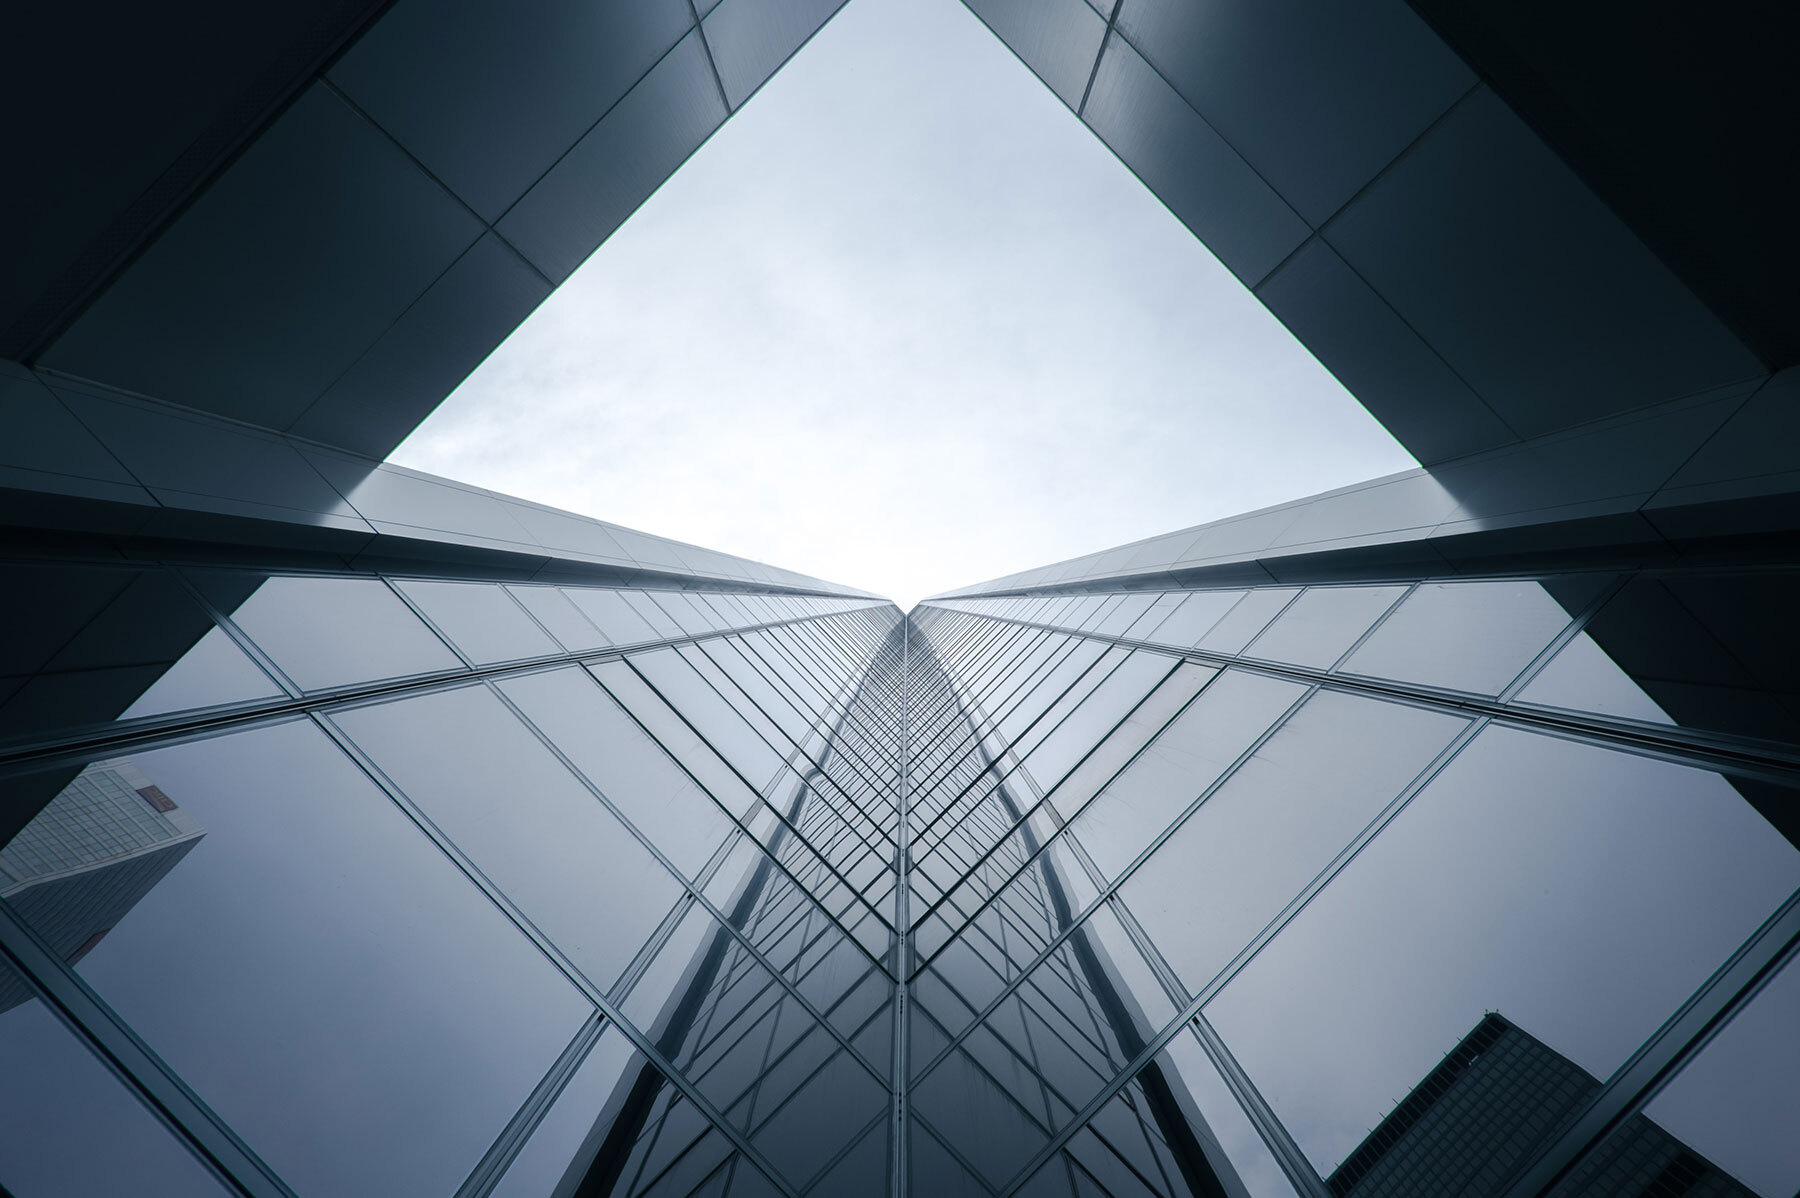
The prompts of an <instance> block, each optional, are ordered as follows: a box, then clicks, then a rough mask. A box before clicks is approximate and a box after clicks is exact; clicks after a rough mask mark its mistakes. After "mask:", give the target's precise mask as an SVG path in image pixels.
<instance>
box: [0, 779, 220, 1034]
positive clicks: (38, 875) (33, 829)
mask: <svg viewBox="0 0 1800 1198" xmlns="http://www.w3.org/2000/svg"><path fill="white" fill-rule="evenodd" d="M205 835H206V831H205V830H204V829H203V828H201V827H200V826H199V825H198V824H196V823H195V822H194V821H193V820H192V819H190V818H189V817H188V814H187V813H186V812H185V811H183V810H182V809H181V808H180V807H179V806H178V805H177V804H176V803H175V801H174V800H173V799H171V798H170V797H169V796H168V795H167V794H165V793H163V790H162V788H161V787H160V786H158V785H156V784H155V783H154V782H152V781H150V779H148V778H146V777H145V776H144V775H143V773H142V772H141V771H140V770H139V769H138V768H137V767H136V766H135V765H133V764H132V763H131V762H130V761H129V760H126V759H120V760H116V761H99V762H95V763H94V764H92V765H90V766H88V767H87V768H86V769H84V770H82V771H81V773H79V774H77V775H76V776H75V779H74V781H72V782H70V783H69V785H68V786H66V787H64V788H63V790H62V792H61V793H59V794H58V795H57V796H56V797H55V798H54V799H52V800H51V801H50V803H49V805H48V806H46V807H45V808H44V809H43V810H42V811H41V812H39V813H38V815H37V817H36V818H35V819H33V820H32V821H31V823H30V824H29V825H27V826H26V828H25V829H24V831H22V832H20V833H19V834H18V835H17V836H15V837H14V838H13V839H12V840H11V841H10V842H9V843H8V844H7V845H6V846H5V847H4V848H0V898H3V899H5V900H6V901H7V902H8V903H9V904H11V905H12V907H13V909H14V910H16V911H17V912H18V913H19V914H20V915H21V916H22V917H23V918H24V919H25V920H26V921H27V922H28V923H30V924H31V926H32V927H34V928H35V929H37V931H38V934H39V935H41V936H42V937H43V938H44V939H45V940H47V941H49V942H50V946H51V947H52V948H53V949H54V950H55V951H56V954H57V956H59V957H61V958H62V959H63V960H64V961H67V962H68V963H70V964H74V963H75V962H77V961H79V960H81V958H82V957H84V956H86V955H87V953H88V952H89V950H91V949H92V948H93V947H94V946H95V945H96V944H99V943H100V941H101V939H102V938H103V937H105V935H106V933H107V932H109V931H111V930H112V928H113V926H114V925H115V924H117V923H118V922H119V920H121V919H123V918H124V917H125V914H126V913H127V912H129V911H130V910H131V909H132V908H133V907H135V906H137V904H138V903H139V902H140V901H141V900H142V899H143V897H144V896H145V895H147V894H149V893H150V891H151V889H152V888H153V887H154V886H155V885H156V884H157V883H158V882H160V881H162V880H163V878H164V877H166V876H167V875H168V872H169V871H170V870H171V869H174V868H175V865H176V863H177V862H179V861H180V860H181V859H182V858H183V857H185V856H187V854H188V851H189V850H190V849H192V848H193V847H194V845H195V844H197V843H199V841H200V838H201V837H203V836H205ZM30 997H31V995H30V993H29V992H27V991H25V990H24V988H23V986H22V984H21V983H19V982H18V981H17V980H16V975H13V974H10V973H9V974H6V975H4V976H0V1011H6V1010H10V1009H11V1008H13V1007H15V1006H18V1005H19V1004H20V1003H22V1002H24V1001H25V1000H26V999H28V998H30Z"/></svg>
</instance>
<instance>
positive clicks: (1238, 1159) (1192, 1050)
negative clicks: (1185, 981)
mask: <svg viewBox="0 0 1800 1198" xmlns="http://www.w3.org/2000/svg"><path fill="white" fill-rule="evenodd" d="M1164 1051H1165V1053H1166V1054H1167V1059H1168V1061H1169V1069H1168V1070H1167V1072H1168V1073H1169V1074H1170V1075H1171V1084H1174V1082H1175V1081H1176V1079H1179V1084H1180V1085H1181V1086H1182V1088H1183V1089H1185V1090H1186V1091H1187V1093H1188V1094H1189V1095H1191V1096H1192V1098H1193V1102H1194V1105H1195V1107H1197V1108H1198V1109H1199V1112H1200V1119H1201V1121H1200V1122H1199V1123H1196V1124H1195V1126H1194V1130H1195V1133H1196V1134H1197V1135H1198V1136H1199V1137H1200V1138H1201V1143H1202V1145H1203V1146H1204V1147H1205V1148H1206V1156H1207V1160H1208V1161H1209V1162H1214V1163H1215V1164H1214V1171H1215V1172H1216V1173H1218V1174H1219V1175H1220V1176H1221V1177H1222V1178H1225V1179H1227V1181H1229V1179H1230V1176H1231V1174H1236V1179H1237V1181H1238V1184H1240V1185H1242V1186H1243V1187H1244V1189H1245V1190H1246V1191H1247V1192H1248V1193H1249V1195H1250V1198H1295V1194H1296V1193H1297V1191H1296V1190H1295V1189H1294V1183H1293V1182H1291V1181H1289V1180H1288V1177H1287V1174H1286V1173H1284V1172H1282V1170H1281V1165H1280V1164H1279V1163H1277V1161H1276V1160H1275V1154H1274V1153H1273V1152H1271V1151H1269V1146H1268V1144H1266V1143H1264V1142H1263V1138H1262V1136H1261V1135H1259V1134H1258V1133H1257V1130H1256V1127H1255V1125H1253V1124H1252V1123H1251V1122H1250V1117H1249V1116H1248V1115H1246V1114H1245V1113H1244V1108H1243V1106H1242V1105H1241V1104H1240V1103H1239V1102H1238V1100H1237V1096H1236V1095H1235V1094H1233V1093H1232V1092H1231V1089H1230V1087H1228V1086H1227V1085H1226V1084H1225V1079H1224V1078H1223V1077H1221V1076H1219V1071H1218V1069H1217V1068H1216V1067H1215V1066H1214V1065H1213V1063H1212V1061H1211V1059H1209V1058H1208V1057H1207V1055H1206V1050H1205V1049H1203V1048H1201V1047H1200V1040H1199V1037H1198V1036H1196V1035H1195V1034H1194V1032H1193V1031H1192V1030H1191V1029H1183V1030H1182V1032H1181V1033H1180V1034H1179V1035H1177V1036H1176V1037H1175V1038H1174V1039H1173V1040H1170V1041H1169V1043H1168V1047H1167V1048H1166V1049H1165V1050H1164ZM1220 1156H1223V1157H1224V1158H1225V1159H1224V1163H1223V1164H1219V1163H1217V1162H1218V1161H1219V1157H1220ZM1227 1170H1229V1172H1227Z"/></svg>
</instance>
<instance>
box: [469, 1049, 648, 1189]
mask: <svg viewBox="0 0 1800 1198" xmlns="http://www.w3.org/2000/svg"><path fill="white" fill-rule="evenodd" d="M647 1064H648V1062H646V1061H645V1059H644V1058H643V1057H641V1056H639V1055H638V1053H637V1049H636V1047H635V1046H634V1045H633V1044H632V1043H631V1041H630V1040H628V1039H626V1038H625V1036H624V1034H623V1033H622V1032H620V1031H619V1030H618V1029H617V1028H614V1027H608V1028H607V1029H606V1030H605V1031H604V1032H602V1033H601V1035H600V1040H599V1042H598V1043H596V1044H595V1045H594V1046H593V1048H591V1049H589V1050H588V1055H587V1059H585V1060H584V1061H582V1062H581V1064H580V1065H579V1066H578V1067H577V1068H576V1070H575V1076H574V1077H571V1078H570V1079H569V1084H568V1085H566V1086H564V1087H563V1092H562V1093H561V1094H558V1095H557V1096H556V1102H555V1104H554V1105H553V1106H551V1108H550V1110H549V1111H548V1112H547V1113H546V1114H545V1115H544V1121H543V1122H542V1123H539V1124H538V1125H537V1129H536V1130H534V1131H533V1132H532V1133H531V1138H530V1139H529V1140H527V1141H526V1142H525V1147H523V1148H521V1149H520V1150H519V1155H518V1156H517V1157H515V1158H514V1159H513V1163H512V1164H511V1165H509V1166H508V1167H507V1170H506V1173H505V1175H504V1176H502V1177H501V1178H500V1183H499V1184H498V1185H497V1186H495V1187H494V1190H493V1195H494V1198H544V1195H546V1194H553V1193H555V1192H556V1187H557V1184H558V1183H559V1182H561V1181H562V1180H563V1178H564V1176H565V1175H570V1174H573V1175H575V1176H580V1175H581V1174H582V1173H583V1172H585V1170H586V1168H587V1165H588V1164H589V1162H591V1161H592V1160H593V1157H594V1154H595V1153H596V1152H597V1151H598V1150H599V1148H600V1143H601V1140H602V1138H603V1136H602V1135H601V1134H600V1133H602V1132H604V1131H605V1127H604V1126H602V1125H601V1116H602V1115H603V1114H604V1113H605V1112H606V1111H607V1105H608V1100H609V1099H611V1098H612V1097H613V1096H614V1095H615V1094H616V1093H618V1091H619V1088H620V1087H621V1085H626V1086H629V1085H630V1084H631V1083H632V1082H633V1081H635V1080H636V1078H637V1075H638V1072H639V1070H641V1069H643V1068H644V1067H645V1066H646V1065H647ZM590 1137H591V1138H590Z"/></svg>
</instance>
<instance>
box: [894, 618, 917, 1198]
mask: <svg viewBox="0 0 1800 1198" xmlns="http://www.w3.org/2000/svg"><path fill="white" fill-rule="evenodd" d="M901 618H902V619H903V620H904V621H905V623H903V624H902V625H901V626H900V686H899V691H900V789H899V794H898V795H897V800H898V807H899V824H898V827H897V828H896V829H895V833H896V835H895V837H894V877H895V886H894V1075H893V1076H894V1130H893V1134H892V1140H891V1142H892V1144H893V1153H894V1162H893V1163H894V1179H893V1185H894V1190H893V1193H894V1198H906V1195H907V1192H908V1186H909V1184H910V1182H909V1179H908V1177H907V1165H908V1163H909V1162H908V1161H907V1126H906V1124H907V1118H906V1095H907V1090H908V1087H909V1082H910V1079H909V1077H908V1073H909V1072H910V1067H911V1061H910V1059H909V1053H908V1051H907V1043H906V1025H907V1011H906V975H907V973H908V969H907V965H908V962H907V957H908V955H909V952H910V946H911V943H912V939H911V936H910V932H911V929H910V927H909V926H908V925H909V924H910V923H911V922H912V894H911V890H912V882H911V879H910V878H909V877H908V869H909V867H910V865H911V862H912V822H911V803H910V799H911V792H912V727H911V722H910V717H911V714H912V681H913V680H912V616H911V615H906V616H903V617H901Z"/></svg>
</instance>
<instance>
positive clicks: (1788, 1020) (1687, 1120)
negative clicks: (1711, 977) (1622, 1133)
mask: <svg viewBox="0 0 1800 1198" xmlns="http://www.w3.org/2000/svg"><path fill="white" fill-rule="evenodd" d="M1796 959H1797V958H1789V960H1788V963H1787V965H1786V966H1785V967H1783V968H1782V970H1781V972H1779V973H1777V974H1776V975H1775V976H1774V977H1773V978H1771V979H1770V980H1769V981H1768V983H1767V984H1766V985H1765V986H1764V987H1763V988H1762V989H1761V990H1760V991H1759V992H1758V993H1757V994H1756V996H1755V997H1754V998H1752V999H1751V1000H1750V1002H1749V1004H1748V1005H1747V1006H1745V1007H1744V1009H1743V1010H1741V1011H1739V1012H1738V1013H1737V1015H1736V1016H1735V1017H1733V1019H1732V1020H1731V1022H1730V1023H1728V1024H1726V1025H1725V1027H1724V1028H1723V1029H1722V1030H1721V1031H1720V1032H1719V1033H1718V1034H1717V1035H1716V1036H1714V1037H1713V1039H1712V1041H1711V1042H1710V1043H1708V1044H1707V1045H1706V1047H1705V1048H1703V1049H1702V1050H1701V1051H1700V1054H1699V1055H1698V1056H1697V1057H1695V1058H1694V1059H1693V1060H1692V1061H1690V1062H1688V1064H1687V1065H1686V1066H1685V1067H1684V1068H1683V1069H1682V1071H1681V1072H1680V1073H1678V1074H1676V1075H1675V1079H1674V1080H1673V1081H1671V1082H1670V1083H1669V1084H1668V1085H1666V1086H1664V1087H1663V1089H1662V1092H1661V1093H1659V1094H1658V1095H1657V1096H1656V1097H1655V1098H1653V1099H1652V1100H1651V1101H1650V1104H1649V1105H1648V1106H1647V1107H1645V1108H1644V1116H1643V1117H1647V1118H1649V1119H1650V1120H1652V1121H1654V1122H1655V1123H1656V1124H1658V1125H1659V1126H1660V1127H1662V1128H1663V1129H1664V1130H1665V1131H1666V1132H1668V1134H1670V1135H1671V1136H1673V1137H1674V1138H1675V1139H1677V1140H1679V1141H1680V1142H1681V1143H1682V1144H1684V1145H1686V1146H1687V1147H1688V1148H1690V1149H1691V1150H1693V1151H1694V1152H1696V1153H1698V1154H1699V1155H1701V1156H1703V1157H1705V1158H1706V1159H1707V1160H1709V1161H1710V1162H1711V1163H1712V1164H1713V1166H1714V1167H1716V1168H1718V1169H1722V1170H1724V1171H1725V1172H1726V1173H1728V1174H1730V1175H1731V1176H1732V1177H1733V1178H1735V1179H1737V1180H1738V1181H1739V1182H1741V1183H1743V1184H1744V1185H1747V1186H1749V1187H1750V1188H1751V1189H1752V1190H1755V1191H1756V1192H1757V1193H1758V1194H1771V1195H1787V1194H1793V1193H1796V1192H1800V1136H1796V1135H1795V1134H1794V1128H1795V1122H1794V1120H1795V1115H1796V1114H1797V1113H1800V1021H1796V1019H1795V1013H1796V1012H1800V965H1797V964H1796V963H1795V961H1796Z"/></svg>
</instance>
